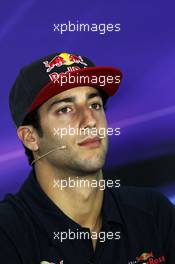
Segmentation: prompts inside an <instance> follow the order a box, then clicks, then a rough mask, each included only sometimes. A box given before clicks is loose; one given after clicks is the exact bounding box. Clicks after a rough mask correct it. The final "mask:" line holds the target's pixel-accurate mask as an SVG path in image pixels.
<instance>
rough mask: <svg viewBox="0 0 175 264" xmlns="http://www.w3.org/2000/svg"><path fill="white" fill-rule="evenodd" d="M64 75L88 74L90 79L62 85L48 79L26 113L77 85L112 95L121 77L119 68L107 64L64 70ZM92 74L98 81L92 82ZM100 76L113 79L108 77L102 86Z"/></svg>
mask: <svg viewBox="0 0 175 264" xmlns="http://www.w3.org/2000/svg"><path fill="white" fill-rule="evenodd" d="M64 75H67V77H68V75H69V78H70V77H71V76H75V77H76V76H77V75H78V76H89V77H90V78H89V80H90V81H85V82H83V84H82V82H73V83H70V82H69V83H64V84H62V85H60V83H58V82H57V81H56V82H53V81H50V82H49V83H47V84H46V85H45V86H44V87H43V88H41V90H40V91H39V92H38V94H37V95H36V97H35V99H34V101H33V103H32V105H31V106H30V108H29V109H28V111H27V112H28V113H30V112H32V111H33V110H35V109H36V108H37V107H39V106H40V105H41V104H43V103H44V102H46V101H47V100H48V99H50V98H51V97H53V96H55V95H56V94H59V93H61V92H63V91H65V90H68V89H71V88H75V87H78V86H92V87H94V88H97V89H101V90H103V91H104V92H106V94H107V95H108V96H112V95H114V94H115V92H116V91H117V90H118V88H119V85H120V82H121V79H122V73H121V71H120V70H119V69H117V68H114V67H108V66H95V67H87V68H83V69H80V70H76V71H72V72H66V73H64ZM93 76H94V77H97V80H98V82H96V83H94V81H93V82H92V77H93ZM101 76H105V78H106V80H107V78H108V80H109V77H108V76H112V77H113V78H112V79H113V81H112V79H110V82H105V85H104V86H103V85H102V84H101V81H100V77H101Z"/></svg>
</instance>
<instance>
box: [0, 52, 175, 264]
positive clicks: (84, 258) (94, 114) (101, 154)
mask: <svg viewBox="0 0 175 264" xmlns="http://www.w3.org/2000/svg"><path fill="white" fill-rule="evenodd" d="M121 77H122V75H121V72H120V70H118V69H116V68H113V67H97V66H95V65H94V64H93V63H92V62H91V61H90V60H88V59H87V58H85V57H81V56H78V55H73V54H68V53H57V54H52V55H50V56H47V57H46V58H43V59H40V60H39V61H36V62H34V63H33V64H31V65H29V66H27V67H25V68H23V69H22V71H21V72H20V74H19V76H18V78H17V80H16V82H15V84H14V86H13V88H12V90H11V92H10V109H11V112H12V117H13V120H14V122H15V124H16V127H17V134H18V137H19V138H20V140H21V141H22V143H23V145H24V147H25V150H26V154H27V155H28V158H29V162H30V163H31V164H32V171H31V172H30V174H29V176H28V178H27V180H26V181H25V182H24V184H23V185H22V187H21V188H20V190H19V192H18V193H16V194H15V195H12V194H8V195H6V197H5V199H4V200H3V201H1V203H0V260H1V262H2V263H7V264H8V263H9V264H10V263H13V264H29V263H30V264H36V263H38V264H39V263H42V264H44V263H45V264H46V263H55V264H58V263H62V264H63V263H64V264H70V263H77V264H78V263H81V264H85V263H94V264H95V263H100V264H104V263H105V264H114V263H120V264H125V263H127V264H128V263H129V264H134V263H169V264H173V263H175V239H174V234H175V209H174V207H173V205H172V204H171V203H170V202H169V201H168V200H167V199H166V198H165V197H164V196H163V195H161V194H160V193H157V192H154V191H152V190H150V189H149V190H148V189H144V188H135V187H122V186H121V187H119V185H118V184H117V181H115V182H111V181H110V180H106V184H105V186H103V187H104V188H101V186H102V185H101V183H104V180H105V177H104V175H103V171H102V167H103V165H104V162H105V156H106V152H107V149H108V135H107V123H106V118H105V111H104V107H105V103H106V100H107V99H108V97H109V96H112V95H113V94H114V93H115V92H116V91H117V89H118V86H119V83H120V80H121ZM102 131H103V132H104V131H105V133H101V132H102ZM118 187H119V188H118Z"/></svg>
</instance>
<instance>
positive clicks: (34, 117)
mask: <svg viewBox="0 0 175 264" xmlns="http://www.w3.org/2000/svg"><path fill="white" fill-rule="evenodd" d="M99 93H100V96H101V98H102V101H103V107H104V110H106V103H107V99H108V95H107V94H106V93H105V92H104V91H103V90H99ZM22 125H32V126H33V127H34V128H35V129H36V130H37V132H38V135H39V136H40V137H42V136H43V130H42V127H41V123H40V115H39V111H38V108H36V109H35V110H34V111H32V112H31V113H30V114H28V115H27V116H26V117H25V119H24V121H23V123H22ZM22 144H23V143H22ZM23 147H24V150H25V154H26V156H27V159H28V163H29V165H31V163H32V161H33V159H34V156H33V153H32V151H31V150H30V149H28V148H27V147H26V146H25V145H24V144H23ZM31 166H34V165H31Z"/></svg>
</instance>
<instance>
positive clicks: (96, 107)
mask: <svg viewBox="0 0 175 264" xmlns="http://www.w3.org/2000/svg"><path fill="white" fill-rule="evenodd" d="M90 108H93V109H96V110H99V109H101V108H102V104H100V103H94V104H91V105H90Z"/></svg>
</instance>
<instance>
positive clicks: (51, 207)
mask: <svg viewBox="0 0 175 264" xmlns="http://www.w3.org/2000/svg"><path fill="white" fill-rule="evenodd" d="M102 215H103V226H102V233H101V234H102V236H101V237H100V238H99V239H98V241H97V246H96V250H95V253H94V251H93V247H92V242H91V239H88V238H86V239H75V238H74V239H65V240H64V241H63V242H61V241H60V238H58V234H60V233H61V232H67V233H68V230H70V231H72V232H73V231H74V233H75V232H80V231H81V232H87V233H88V234H90V230H89V229H88V228H82V227H81V226H80V225H78V224H77V223H76V222H74V221H73V220H72V219H70V218H69V217H68V216H66V215H65V214H64V213H63V212H62V211H61V210H60V209H59V208H58V207H57V206H56V205H55V204H54V203H53V202H52V201H51V200H50V199H49V197H48V196H47V195H46V194H45V193H44V192H43V190H42V189H41V187H40V185H39V183H38V182H37V180H36V177H35V173H34V171H31V173H30V175H29V176H28V178H27V179H26V181H25V182H24V184H23V185H22V186H21V188H20V190H19V192H17V193H16V194H15V195H12V194H7V195H6V196H5V198H4V200H3V201H1V202H0V263H2V264H39V263H41V262H42V261H47V262H48V263H55V264H87V263H94V264H95V263H99V264H115V263H116V264H128V263H129V264H134V263H148V264H157V263H162V264H164V263H168V264H175V237H174V236H175V207H174V206H173V205H172V204H171V203H170V202H169V200H168V199H167V198H165V197H164V196H163V195H162V194H160V193H159V192H155V191H153V190H152V189H147V188H138V187H120V188H115V187H113V188H106V189H105V191H104V201H103V210H102ZM109 232H110V234H113V235H114V234H115V235H114V236H113V238H111V236H110V238H106V237H105V236H106V234H107V233H109ZM116 234H120V238H119V236H118V235H116ZM102 237H103V239H101V238H102ZM102 241H103V242H102Z"/></svg>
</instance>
